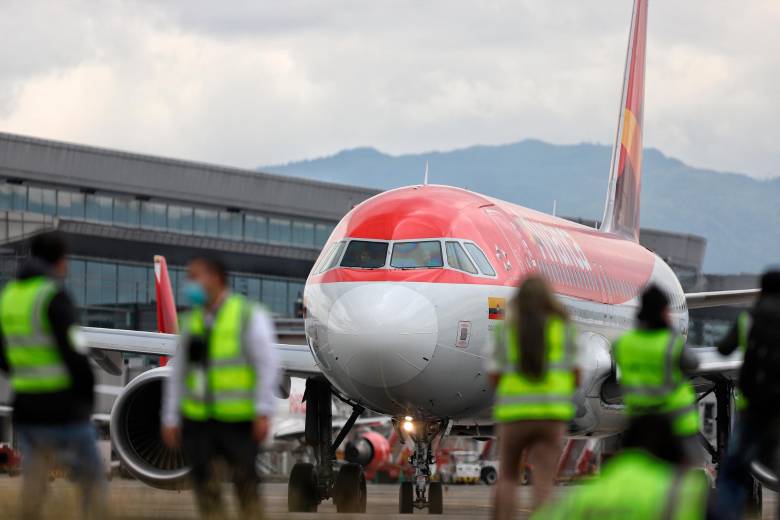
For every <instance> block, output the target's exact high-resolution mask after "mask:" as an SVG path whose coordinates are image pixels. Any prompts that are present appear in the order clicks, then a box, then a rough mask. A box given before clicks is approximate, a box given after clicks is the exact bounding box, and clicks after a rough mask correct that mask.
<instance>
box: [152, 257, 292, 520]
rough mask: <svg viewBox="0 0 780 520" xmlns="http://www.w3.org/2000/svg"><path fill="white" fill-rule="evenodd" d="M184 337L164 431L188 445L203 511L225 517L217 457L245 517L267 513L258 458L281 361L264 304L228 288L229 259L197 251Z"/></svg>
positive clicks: (169, 386)
mask: <svg viewBox="0 0 780 520" xmlns="http://www.w3.org/2000/svg"><path fill="white" fill-rule="evenodd" d="M187 277H188V282H187V285H186V287H185V292H186V295H187V298H188V299H189V301H190V303H191V304H192V306H193V309H192V312H190V313H189V315H188V316H186V317H185V319H184V323H183V327H182V339H181V342H180V345H179V349H178V352H177V355H176V357H175V359H174V361H173V363H174V367H173V375H172V377H170V378H169V379H168V381H167V382H166V386H165V395H164V398H163V407H162V436H163V441H164V442H165V444H166V445H167V446H169V447H170V448H173V449H176V448H179V447H180V446H181V448H182V449H183V451H184V456H185V459H186V461H187V463H188V464H189V465H190V467H191V474H190V476H191V478H192V482H193V485H194V490H195V497H196V500H197V504H198V508H199V510H200V513H201V515H202V516H203V517H204V518H222V516H223V515H224V513H225V511H224V508H223V504H222V497H221V491H220V488H221V485H220V484H221V483H220V480H219V476H218V475H217V474H216V472H215V470H214V463H215V462H216V461H217V460H223V461H224V462H226V463H227V466H228V468H229V469H230V471H231V473H232V480H233V484H234V487H235V492H236V495H237V498H238V501H239V504H240V507H241V514H242V517H243V518H257V517H259V516H260V514H261V511H260V504H259V498H260V497H259V491H258V484H259V476H258V474H257V469H256V459H257V455H258V451H259V448H260V444H261V443H262V442H263V441H264V440H265V439H266V437H267V436H268V433H269V427H270V419H271V415H272V413H273V410H274V397H273V396H274V388H275V387H276V385H277V380H278V371H279V364H278V359H277V356H276V351H275V350H274V346H273V344H274V342H275V339H276V338H275V331H274V325H273V322H272V321H271V319H270V317H269V316H268V315H267V314H266V312H265V311H263V310H262V309H261V307H260V306H259V305H258V304H255V303H252V302H250V301H248V300H247V299H246V298H244V297H243V296H241V295H239V294H234V293H231V292H230V289H229V288H228V278H227V270H226V268H225V265H224V264H223V263H222V262H221V261H220V260H218V259H216V258H210V257H199V258H195V259H193V260H192V261H191V262H190V264H189V266H188V268H187Z"/></svg>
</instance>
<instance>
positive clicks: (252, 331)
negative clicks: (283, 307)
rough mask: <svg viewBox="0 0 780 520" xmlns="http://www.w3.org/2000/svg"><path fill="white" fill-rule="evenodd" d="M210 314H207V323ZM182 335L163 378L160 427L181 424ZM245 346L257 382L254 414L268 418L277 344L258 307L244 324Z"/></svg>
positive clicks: (275, 378) (272, 406)
mask: <svg viewBox="0 0 780 520" xmlns="http://www.w3.org/2000/svg"><path fill="white" fill-rule="evenodd" d="M210 319H213V316H208V315H207V316H206V320H207V322H208V321H210ZM183 341H184V336H181V337H180V339H179V346H178V348H177V356H176V357H175V358H174V359H173V360H172V361H171V364H172V365H173V367H172V369H173V370H172V373H171V376H170V377H169V378H168V379H166V381H165V386H164V389H163V390H164V391H163V402H162V409H161V417H160V419H161V421H162V424H163V426H179V425H180V424H181V412H180V402H181V396H182V394H183V392H184V378H185V373H184V372H185V366H186V365H187V364H186V363H179V362H178V357H179V356H178V354H181V353H182V352H183V349H184V343H183ZM245 342H246V344H245V345H244V348H245V349H246V354H247V357H248V358H249V363H250V364H251V365H252V366H253V367H254V368H255V374H257V379H258V381H259V384H257V385H256V386H255V395H254V400H255V414H256V415H258V416H260V415H264V416H266V417H268V418H271V416H272V415H273V413H274V410H275V406H276V403H275V401H274V392H275V390H276V386H277V385H278V384H279V356H278V354H277V352H276V349H275V348H274V343H276V330H275V328H274V323H273V321H271V318H269V316H268V315H267V314H266V313H265V312H264V311H263V310H261V309H258V310H257V311H255V313H254V314H253V315H252V316H251V317H250V319H249V322H248V324H247V331H246V335H245Z"/></svg>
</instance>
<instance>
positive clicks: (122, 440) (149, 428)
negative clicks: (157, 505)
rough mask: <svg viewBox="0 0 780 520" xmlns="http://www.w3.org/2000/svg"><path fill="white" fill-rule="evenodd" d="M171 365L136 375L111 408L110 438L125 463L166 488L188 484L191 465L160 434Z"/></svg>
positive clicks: (139, 475)
mask: <svg viewBox="0 0 780 520" xmlns="http://www.w3.org/2000/svg"><path fill="white" fill-rule="evenodd" d="M170 372H171V368H170V367H160V368H155V369H152V370H149V371H147V372H144V373H143V374H141V375H139V376H138V377H136V378H135V379H133V380H132V381H131V382H130V383H129V384H128V385H127V386H126V387H125V389H124V391H123V392H122V393H121V394H120V395H119V396H118V397H117V399H116V401H115V402H114V407H113V408H112V409H111V441H112V443H113V445H114V450H115V451H116V453H117V455H118V457H119V460H120V462H121V463H122V467H123V468H125V469H126V470H127V471H128V472H130V473H131V474H132V475H133V476H134V477H136V478H137V479H138V480H140V481H142V482H144V483H146V484H148V485H150V486H153V487H156V488H164V489H182V488H185V487H186V486H187V478H186V477H187V473H188V471H189V468H188V467H187V466H186V464H185V462H184V456H183V454H182V452H181V450H171V449H169V448H168V447H167V446H165V444H164V443H163V441H162V438H161V436H160V403H161V402H162V389H163V382H164V381H165V380H166V379H167V378H168V376H169V374H170Z"/></svg>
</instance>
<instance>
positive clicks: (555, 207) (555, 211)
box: [552, 199, 558, 217]
mask: <svg viewBox="0 0 780 520" xmlns="http://www.w3.org/2000/svg"><path fill="white" fill-rule="evenodd" d="M557 211H558V199H553V213H552V216H553V217H555V216H557V215H556V213H557Z"/></svg>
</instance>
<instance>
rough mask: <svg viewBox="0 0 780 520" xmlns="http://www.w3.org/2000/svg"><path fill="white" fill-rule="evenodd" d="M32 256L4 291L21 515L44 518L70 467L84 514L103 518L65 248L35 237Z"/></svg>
mask: <svg viewBox="0 0 780 520" xmlns="http://www.w3.org/2000/svg"><path fill="white" fill-rule="evenodd" d="M30 255H31V256H30V260H29V261H28V262H27V263H25V264H24V265H23V266H22V268H21V270H20V271H19V274H18V276H17V277H16V279H15V280H12V281H10V282H8V284H7V285H6V286H5V288H4V289H3V291H2V295H0V332H1V333H0V370H2V371H3V372H6V373H8V374H9V375H10V381H11V388H12V389H13V391H14V402H13V422H14V429H15V431H16V435H17V437H18V439H19V443H20V445H21V449H22V472H23V474H24V484H23V487H22V493H21V500H22V517H23V518H24V519H32V518H39V517H40V515H41V510H42V507H43V496H44V494H45V492H46V483H47V481H48V479H49V475H50V472H51V471H52V469H54V465H55V464H57V467H64V468H65V469H67V470H69V472H70V475H71V476H72V477H73V478H74V479H75V481H76V482H78V484H79V485H80V487H81V491H82V507H83V511H82V516H83V517H84V518H101V517H102V516H103V514H104V506H105V467H104V464H103V461H102V459H101V457H100V454H99V452H98V449H97V433H96V430H95V427H94V425H93V424H92V422H91V417H92V412H93V407H94V383H95V379H94V375H93V373H92V369H91V367H90V365H89V361H88V359H87V356H86V354H87V348H86V344H85V343H84V341H83V340H82V338H81V333H80V331H79V328H78V326H77V323H76V315H75V311H74V308H73V304H72V302H71V299H70V297H69V296H68V294H67V292H66V291H65V288H64V286H63V282H64V279H65V276H66V274H67V272H68V260H67V256H66V255H67V245H66V243H65V240H64V239H63V237H62V236H61V235H59V234H58V233H53V232H52V233H45V234H41V235H37V236H35V237H34V238H33V239H32V242H31V244H30Z"/></svg>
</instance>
